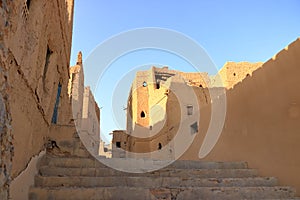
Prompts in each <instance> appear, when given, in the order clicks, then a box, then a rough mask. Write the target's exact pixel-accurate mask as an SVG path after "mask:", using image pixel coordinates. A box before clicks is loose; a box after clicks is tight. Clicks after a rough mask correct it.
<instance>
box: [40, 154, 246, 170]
mask: <svg viewBox="0 0 300 200" xmlns="http://www.w3.org/2000/svg"><path fill="white" fill-rule="evenodd" d="M106 162H108V163H114V164H110V165H109V166H118V167H122V166H125V167H124V168H128V167H130V168H132V167H137V168H140V167H139V166H144V165H145V163H146V165H145V166H149V167H151V166H152V165H155V166H161V165H160V163H161V162H159V161H157V162H155V161H153V162H150V161H145V162H144V161H142V160H138V161H136V162H135V161H118V160H114V161H108V160H107V161H106ZM40 166H49V167H51V166H52V167H66V168H82V167H97V168H105V167H107V166H106V165H104V164H103V163H101V162H100V161H98V160H96V159H93V158H75V157H72V158H68V157H66V158H59V157H50V156H46V157H45V158H43V159H42V160H41V161H40ZM168 168H171V169H174V168H177V169H247V163H245V162H228V163H220V162H196V161H186V163H185V162H184V161H176V162H174V163H173V164H171V165H170V166H169V167H168Z"/></svg>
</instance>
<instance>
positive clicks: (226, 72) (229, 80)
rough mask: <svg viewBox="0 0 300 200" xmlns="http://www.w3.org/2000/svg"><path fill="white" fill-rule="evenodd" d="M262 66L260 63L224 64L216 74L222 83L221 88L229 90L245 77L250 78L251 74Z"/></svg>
mask: <svg viewBox="0 0 300 200" xmlns="http://www.w3.org/2000/svg"><path fill="white" fill-rule="evenodd" d="M262 64H263V63H262V62H257V63H250V62H226V63H225V65H224V66H223V67H222V68H221V70H220V71H219V72H218V75H219V76H220V78H221V79H222V81H223V86H224V87H226V88H228V89H229V88H232V87H234V85H236V84H237V83H239V82H241V81H242V80H244V79H245V78H246V77H249V76H252V73H253V72H254V71H255V70H256V69H258V68H259V67H261V65H262Z"/></svg>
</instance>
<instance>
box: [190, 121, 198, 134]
mask: <svg viewBox="0 0 300 200" xmlns="http://www.w3.org/2000/svg"><path fill="white" fill-rule="evenodd" d="M190 127H191V134H195V133H197V132H198V124H197V122H195V123H193V124H192V125H191V126H190Z"/></svg>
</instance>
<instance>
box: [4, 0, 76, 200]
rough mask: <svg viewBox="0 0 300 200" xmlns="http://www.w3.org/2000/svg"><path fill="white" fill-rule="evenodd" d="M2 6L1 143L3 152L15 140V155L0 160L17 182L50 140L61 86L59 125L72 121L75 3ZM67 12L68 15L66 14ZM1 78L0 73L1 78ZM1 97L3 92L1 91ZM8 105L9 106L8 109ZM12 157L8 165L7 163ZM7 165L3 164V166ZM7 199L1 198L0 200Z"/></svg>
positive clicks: (7, 174) (14, 3) (13, 144)
mask: <svg viewBox="0 0 300 200" xmlns="http://www.w3.org/2000/svg"><path fill="white" fill-rule="evenodd" d="M24 3H25V1H2V2H1V15H2V17H1V26H0V27H1V43H0V44H1V60H0V61H1V70H2V69H4V70H2V71H3V73H4V75H5V76H6V78H5V84H2V83H1V88H3V86H4V85H7V87H8V88H9V89H8V90H7V91H6V94H2V92H1V95H2V96H5V97H6V99H5V101H4V102H5V104H7V106H6V110H7V111H9V114H6V117H5V118H6V121H9V119H10V118H11V126H10V127H11V133H10V132H9V131H8V130H6V131H5V133H4V134H1V136H2V135H5V136H6V137H5V138H3V139H4V140H3V142H2V143H1V149H2V148H5V149H6V150H5V152H7V150H8V146H7V145H10V141H9V140H10V137H11V136H12V137H13V140H12V146H11V147H10V149H13V150H14V151H13V153H12V152H11V153H9V155H6V156H4V157H3V156H2V155H1V162H2V163H3V165H6V166H10V168H9V169H7V171H8V172H7V173H6V174H5V176H6V177H10V176H11V178H15V177H16V176H17V175H18V174H19V173H20V172H21V171H22V170H24V169H25V168H26V165H27V163H28V162H29V161H30V159H31V157H33V156H34V155H37V154H38V153H39V152H40V151H41V150H42V149H44V144H45V141H46V140H47V137H48V136H49V127H50V126H51V119H52V115H53V109H54V104H55V100H56V95H57V89H58V84H59V83H60V84H61V85H62V92H61V95H60V104H59V109H58V122H57V123H61V124H65V123H68V122H69V121H70V114H69V111H70V109H69V105H70V104H69V101H68V95H67V84H68V79H69V73H68V68H69V58H70V48H71V39H72V35H71V33H72V18H73V13H72V11H73V1H72V0H69V1H65V0H58V1H47V0H41V1H31V3H30V7H29V8H27V7H25V6H24V5H25V4H24ZM68 11H69V12H68ZM0 77H3V74H2V73H1V76H0ZM1 91H2V90H1ZM8 102H9V106H8ZM10 156H12V165H10V161H9V159H8V158H9V157H10ZM4 162H5V163H4ZM3 199H5V198H3Z"/></svg>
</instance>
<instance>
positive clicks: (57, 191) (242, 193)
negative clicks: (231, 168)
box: [29, 187, 295, 200]
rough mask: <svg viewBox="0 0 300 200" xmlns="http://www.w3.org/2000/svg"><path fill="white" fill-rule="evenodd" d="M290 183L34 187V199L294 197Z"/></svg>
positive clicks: (31, 199) (30, 195)
mask: <svg viewBox="0 0 300 200" xmlns="http://www.w3.org/2000/svg"><path fill="white" fill-rule="evenodd" d="M294 192H295V191H294V190H292V189H291V188H290V187H194V188H188V189H187V188H186V189H182V188H154V189H144V188H134V187H93V188H76V187H74V188H67V187H61V188H50V187H48V188H38V187H36V188H31V189H30V193H29V199H30V200H38V199H56V200H60V199H72V200H82V199H94V200H97V199H101V200H105V199H107V200H108V199H109V200H114V199H116V200H122V199H124V200H127V199H130V200H135V199H136V200H140V199H149V200H154V199H176V200H181V199H221V200H227V199H230V200H232V199H293V197H294Z"/></svg>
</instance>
